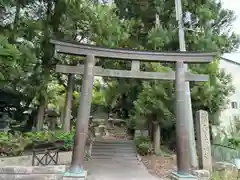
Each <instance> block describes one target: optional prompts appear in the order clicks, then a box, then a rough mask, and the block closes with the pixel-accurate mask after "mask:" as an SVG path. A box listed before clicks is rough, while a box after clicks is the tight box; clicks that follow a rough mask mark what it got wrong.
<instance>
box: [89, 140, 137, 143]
mask: <svg viewBox="0 0 240 180" xmlns="http://www.w3.org/2000/svg"><path fill="white" fill-rule="evenodd" d="M94 143H100V144H133V143H134V142H133V140H96V141H94Z"/></svg>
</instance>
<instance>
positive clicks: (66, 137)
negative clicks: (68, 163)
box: [55, 132, 74, 151]
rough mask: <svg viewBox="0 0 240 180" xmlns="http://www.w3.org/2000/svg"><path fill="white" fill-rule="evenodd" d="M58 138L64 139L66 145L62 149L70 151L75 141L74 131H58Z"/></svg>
mask: <svg viewBox="0 0 240 180" xmlns="http://www.w3.org/2000/svg"><path fill="white" fill-rule="evenodd" d="M55 137H56V140H60V141H64V145H63V147H62V148H61V150H62V151H69V150H72V148H73V141H74V139H73V138H74V132H70V133H66V132H56V134H55Z"/></svg>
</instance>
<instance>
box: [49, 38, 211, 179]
mask: <svg viewBox="0 0 240 180" xmlns="http://www.w3.org/2000/svg"><path fill="white" fill-rule="evenodd" d="M51 43H52V44H54V45H55V49H56V51H57V52H58V53H62V54H69V55H75V56H86V61H85V65H84V66H65V65H57V66H56V71H57V72H60V73H66V74H83V79H82V87H81V97H80V106H79V110H78V117H77V123H76V138H75V140H74V147H73V154H72V162H71V167H70V170H69V175H70V176H85V172H86V171H84V170H83V162H84V146H85V142H86V138H87V133H88V123H89V122H88V121H89V115H90V108H91V98H92V88H93V79H94V76H108V77H120V78H138V79H155V80H157V79H158V80H175V83H176V142H177V167H178V172H177V173H178V174H179V175H190V174H191V173H190V165H189V152H188V133H187V131H188V129H187V127H186V126H185V125H186V123H188V122H186V118H185V104H184V103H185V98H184V97H185V81H208V75H197V74H191V73H187V72H185V69H184V63H209V62H211V60H212V59H213V58H214V56H215V53H190V52H174V53H169V52H164V53H162V52H157V51H137V50H130V49H110V48H103V47H96V46H92V45H86V44H80V43H77V42H68V41H58V40H51ZM96 57H97V58H104V57H105V58H113V59H122V60H127V61H129V60H131V61H132V65H131V70H130V71H128V70H115V69H103V68H102V67H99V66H95V63H96V60H95V58H96ZM140 61H145V62H170V63H175V64H176V72H174V71H172V72H167V73H160V72H143V71H140Z"/></svg>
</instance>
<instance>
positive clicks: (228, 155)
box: [212, 144, 240, 163]
mask: <svg viewBox="0 0 240 180" xmlns="http://www.w3.org/2000/svg"><path fill="white" fill-rule="evenodd" d="M212 157H213V160H214V161H215V162H217V161H222V162H229V163H233V159H235V158H240V149H238V150H237V149H235V148H232V147H228V146H224V145H220V144H213V145H212Z"/></svg>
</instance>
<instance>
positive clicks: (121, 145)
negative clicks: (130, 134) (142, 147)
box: [93, 143, 134, 147]
mask: <svg viewBox="0 0 240 180" xmlns="http://www.w3.org/2000/svg"><path fill="white" fill-rule="evenodd" d="M93 146H108V147H134V144H104V143H93Z"/></svg>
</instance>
